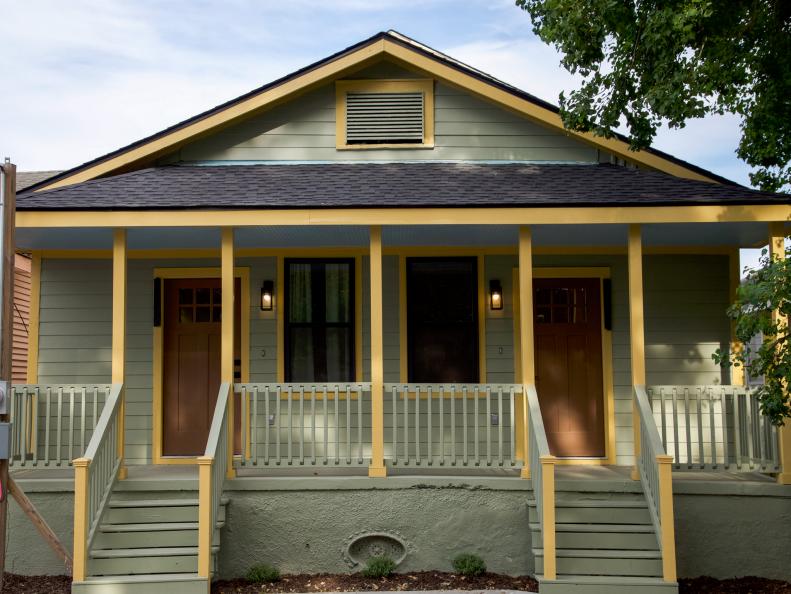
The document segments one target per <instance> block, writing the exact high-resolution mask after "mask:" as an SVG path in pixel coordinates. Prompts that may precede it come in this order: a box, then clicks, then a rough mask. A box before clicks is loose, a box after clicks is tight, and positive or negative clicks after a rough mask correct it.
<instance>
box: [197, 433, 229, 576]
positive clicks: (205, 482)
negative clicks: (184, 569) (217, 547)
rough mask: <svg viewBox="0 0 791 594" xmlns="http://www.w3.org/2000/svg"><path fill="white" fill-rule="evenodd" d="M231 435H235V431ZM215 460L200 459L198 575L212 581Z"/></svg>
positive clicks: (209, 458)
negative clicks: (212, 496)
mask: <svg viewBox="0 0 791 594" xmlns="http://www.w3.org/2000/svg"><path fill="white" fill-rule="evenodd" d="M229 433H231V434H233V431H230V432H229ZM213 464H214V458H212V457H211V456H200V457H198V497H199V499H198V575H199V576H200V577H204V578H206V579H207V580H210V579H211V541H212V534H213V533H214V527H213V526H212V525H211V524H212V521H211V512H212V509H211V495H212V485H211V470H212V465H213Z"/></svg>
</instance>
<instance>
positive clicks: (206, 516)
mask: <svg viewBox="0 0 791 594" xmlns="http://www.w3.org/2000/svg"><path fill="white" fill-rule="evenodd" d="M230 394H231V384H230V383H228V382H223V383H222V384H221V385H220V391H219V393H218V394H217V403H216V404H215V405H214V416H213V417H212V422H211V427H210V429H209V437H208V439H207V440H206V450H205V452H204V454H203V456H201V457H199V458H198V465H199V485H198V489H199V491H198V575H200V576H201V577H205V578H207V579H209V578H211V567H212V549H211V547H212V535H213V534H214V527H215V525H216V524H217V514H218V513H219V509H220V505H221V503H222V491H223V485H224V483H225V475H226V472H227V470H228V438H229V431H230V429H229V427H228V425H229V423H228V420H229V416H230V415H229V407H230V406H232V405H233V401H232V399H231V397H230Z"/></svg>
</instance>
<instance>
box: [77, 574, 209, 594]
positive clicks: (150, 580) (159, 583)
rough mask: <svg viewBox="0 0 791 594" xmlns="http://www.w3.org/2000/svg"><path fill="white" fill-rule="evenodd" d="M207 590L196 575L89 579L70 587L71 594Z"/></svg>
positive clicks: (193, 592) (201, 593)
mask: <svg viewBox="0 0 791 594" xmlns="http://www.w3.org/2000/svg"><path fill="white" fill-rule="evenodd" d="M208 589H209V586H208V584H207V580H206V578H202V577H200V576H198V574H196V573H172V574H168V573H160V574H155V575H154V574H141V575H124V576H112V577H89V578H88V579H86V580H85V581H83V582H72V585H71V591H72V594H107V593H108V592H112V593H113V594H152V592H167V593H168V594H206V592H207V591H208Z"/></svg>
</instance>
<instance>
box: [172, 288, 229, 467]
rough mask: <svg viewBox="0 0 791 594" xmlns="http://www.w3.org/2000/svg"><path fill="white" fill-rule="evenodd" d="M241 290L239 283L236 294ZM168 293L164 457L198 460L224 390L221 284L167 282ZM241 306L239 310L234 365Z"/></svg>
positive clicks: (204, 446) (203, 449)
mask: <svg viewBox="0 0 791 594" xmlns="http://www.w3.org/2000/svg"><path fill="white" fill-rule="evenodd" d="M239 291H240V283H239V280H238V279H237V281H236V287H235V292H236V294H237V295H239ZM164 293H165V307H164V316H163V319H164V361H163V367H164V373H163V386H162V388H163V435H162V449H163V454H164V455H165V456H197V455H201V454H203V452H204V451H205V449H206V439H207V437H208V435H209V427H210V426H211V422H212V417H213V415H214V405H215V404H216V402H217V392H218V391H219V389H220V336H221V323H222V318H221V312H222V290H221V287H220V279H218V278H194V279H177V280H165V286H164ZM239 301H240V300H239V299H237V300H236V307H235V314H236V315H235V317H236V320H235V324H236V328H237V330H236V331H235V332H234V335H235V337H236V343H237V346H236V349H235V351H236V353H235V355H234V359H236V360H238V357H239V348H238V344H239V332H238V328H239V311H240V309H239ZM237 411H238V406H237ZM238 416H239V415H238V414H237V415H236V417H237V418H238ZM237 425H238V423H237ZM237 431H238V427H237ZM237 450H238V444H237Z"/></svg>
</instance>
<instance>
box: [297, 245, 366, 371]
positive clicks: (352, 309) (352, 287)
mask: <svg viewBox="0 0 791 594" xmlns="http://www.w3.org/2000/svg"><path fill="white" fill-rule="evenodd" d="M292 263H294V264H311V265H313V264H348V265H349V322H348V323H347V324H344V323H340V322H331V323H327V322H326V320H325V321H324V322H323V323H322V324H321V327H322V328H329V327H348V328H349V349H350V350H349V353H350V355H351V357H350V362H349V372H350V373H349V377H350V378H351V379H349V380H343V381H349V382H354V381H356V378H357V356H356V352H357V351H356V348H357V335H356V334H357V316H356V311H357V303H356V300H357V295H356V290H357V287H356V276H355V275H356V268H357V262H356V259H355V258H332V257H330V258H320V257H318V258H284V259H283V314H282V315H283V375H284V381H285V382H287V383H288V382H299V383H311V382H314V381H315V380H310V381H308V380H299V379H294V377H293V375H292V374H293V371H292V369H291V357H290V350H291V327H292V326H301V327H306V326H309V327H311V328H312V327H315V326H317V324H315V323H314V322H310V323H305V322H291V321H290V320H289V313H290V312H289V302H290V300H289V294H290V291H291V282H290V274H289V264H292Z"/></svg>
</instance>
